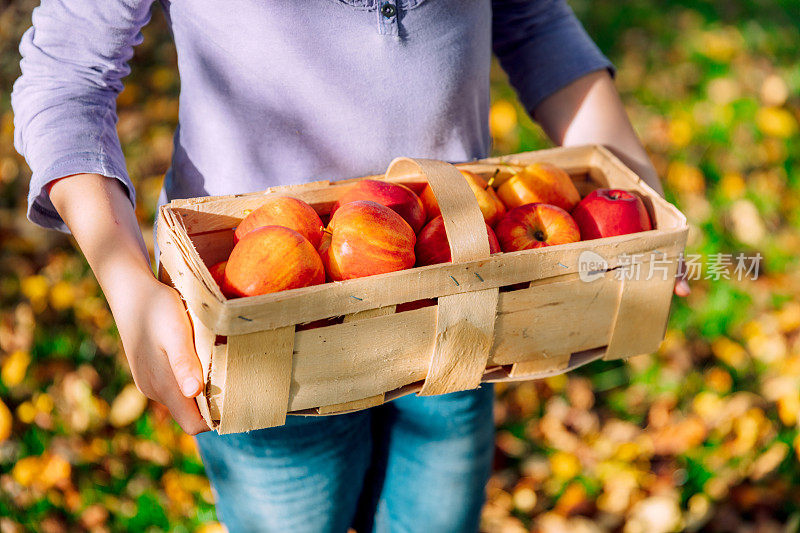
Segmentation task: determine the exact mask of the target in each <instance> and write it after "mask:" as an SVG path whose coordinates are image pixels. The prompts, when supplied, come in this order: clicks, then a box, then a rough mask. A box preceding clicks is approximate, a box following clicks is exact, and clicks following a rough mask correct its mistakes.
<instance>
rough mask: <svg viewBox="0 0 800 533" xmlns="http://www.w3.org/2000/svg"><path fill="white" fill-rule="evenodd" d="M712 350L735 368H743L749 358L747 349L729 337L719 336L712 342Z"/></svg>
mask: <svg viewBox="0 0 800 533" xmlns="http://www.w3.org/2000/svg"><path fill="white" fill-rule="evenodd" d="M711 351H712V352H714V355H715V356H717V358H719V359H720V360H721V361H724V362H725V363H727V364H729V365H730V366H732V367H733V368H742V367H743V366H744V364H745V363H746V362H747V360H748V359H749V355H748V353H747V351H746V350H745V349H744V348H743V347H742V346H741V345H740V344H737V343H735V342H733V341H732V340H730V339H729V338H727V337H719V338H718V339H716V340H715V341H714V342H712V343H711Z"/></svg>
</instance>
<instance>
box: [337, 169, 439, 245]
mask: <svg viewBox="0 0 800 533" xmlns="http://www.w3.org/2000/svg"><path fill="white" fill-rule="evenodd" d="M358 200H369V201H371V202H375V203H378V204H381V205H383V206H386V207H388V208H389V209H391V210H392V211H394V212H395V213H397V214H398V215H400V216H401V217H403V219H404V220H405V221H406V222H408V225H409V226H411V229H412V230H413V231H414V234H416V233H417V232H418V231H419V230H421V229H422V226H423V225H425V218H426V217H425V207H424V206H423V205H422V200H420V199H419V196H417V195H416V194H414V191H412V190H411V189H409V188H408V187H406V186H405V185H402V184H400V183H390V182H388V181H379V180H361V181H359V182H358V183H356V184H355V185H353V186H352V187H350V188H349V189H348V190H347V191H345V192H344V194H342V196H340V197H339V200H338V201H337V202H336V203H335V204H334V205H333V208H332V209H331V216H333V215H335V214H336V211H337V210H338V209H339V208H340V207H341V206H343V205H345V204H348V203H350V202H355V201H358Z"/></svg>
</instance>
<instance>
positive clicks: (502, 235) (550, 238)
mask: <svg viewBox="0 0 800 533" xmlns="http://www.w3.org/2000/svg"><path fill="white" fill-rule="evenodd" d="M495 232H496V233H497V238H498V240H499V241H500V247H501V248H502V249H503V251H504V252H514V251H517V250H530V249H531V248H540V247H542V246H553V245H556V244H566V243H568V242H577V241H579V240H581V234H580V231H579V230H578V225H577V224H576V223H575V221H574V220H572V217H571V216H570V215H569V213H567V212H566V211H564V210H563V209H561V208H560V207H558V206H555V205H550V204H525V205H521V206H519V207H515V208H514V209H512V210H511V211H509V212H508V214H507V215H506V216H505V218H503V220H501V221H500V222H498V223H497V226H496V227H495Z"/></svg>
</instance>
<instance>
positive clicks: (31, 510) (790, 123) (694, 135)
mask: <svg viewBox="0 0 800 533" xmlns="http://www.w3.org/2000/svg"><path fill="white" fill-rule="evenodd" d="M667 4H668V5H667ZM791 4H792V2H790V1H789V0H766V1H764V2H755V1H753V0H735V1H732V2H724V3H723V2H711V1H701V0H681V1H678V2H671V3H666V2H657V1H655V0H636V1H634V2H626V3H623V4H620V3H618V2H613V1H611V0H597V1H592V2H590V1H588V0H576V1H574V2H572V5H573V6H574V8H575V10H576V12H577V13H578V15H579V16H580V18H581V19H582V20H583V21H584V22H585V24H586V25H587V28H588V30H589V32H590V33H591V34H592V36H593V37H595V38H596V40H597V41H598V43H599V44H600V46H601V48H602V49H603V50H604V51H605V52H606V53H607V54H608V55H609V57H610V58H611V59H612V61H613V62H614V64H615V65H616V67H617V68H618V74H617V80H616V82H617V85H618V87H619V89H620V91H621V92H622V94H623V98H624V100H625V103H626V106H627V107H628V110H629V113H630V115H631V117H632V120H633V122H634V125H635V126H636V129H637V131H638V132H639V134H640V135H641V137H642V139H643V141H644V143H645V144H646V147H647V149H648V151H649V152H650V154H651V156H652V158H653V161H654V162H655V164H656V167H657V169H658V171H659V173H660V175H661V176H663V177H664V179H665V185H666V189H667V195H668V198H669V199H670V200H671V201H673V202H675V203H676V204H677V205H678V206H679V207H680V208H681V209H682V210H683V212H684V213H685V214H686V215H687V217H688V219H689V222H690V226H691V231H690V237H689V247H688V250H687V252H688V253H692V254H697V255H698V256H699V257H700V265H701V271H700V273H699V275H698V276H696V277H697V278H699V279H696V280H694V281H692V288H693V292H692V295H691V296H690V297H688V298H687V299H685V300H684V301H676V302H675V304H674V306H673V316H672V319H671V325H670V328H669V330H668V332H667V338H666V341H665V342H664V344H663V346H662V348H661V349H660V350H659V351H658V352H657V353H655V354H649V355H641V356H638V357H634V358H631V359H628V360H627V361H613V362H596V363H592V364H590V365H587V366H586V367H583V368H581V369H580V370H578V371H575V372H573V373H570V374H568V375H563V376H557V377H553V378H548V379H544V380H540V381H536V382H528V383H524V384H520V385H515V386H501V387H498V397H497V405H496V418H497V425H498V435H497V456H496V465H495V466H496V468H495V473H494V475H493V476H492V479H491V481H490V483H489V485H488V487H487V491H488V502H487V505H486V508H485V510H484V514H483V520H482V521H483V526H482V527H483V529H484V530H485V531H487V532H491V533H494V532H501V533H510V532H516V531H528V530H533V531H539V532H543V533H544V532H546V533H551V532H552V533H555V532H561V531H576V532H587V533H589V532H606V531H609V532H611V531H622V532H624V533H640V532H641V533H659V532H669V531H711V532H728V531H732V532H759V533H769V532H773V531H775V532H778V531H797V530H798V529H799V528H800V512H799V511H798V509H800V493H799V492H798V491H797V488H796V487H797V484H798V481H800V437H799V436H798V435H799V433H798V423H800V338H799V336H798V332H800V300H798V295H799V294H800V269H798V268H797V266H798V265H797V257H798V255H799V254H800V209H798V204H800V194H799V193H800V190H799V189H800V134H799V133H798V123H799V122H800V56H798V54H797V47H798V45H800V33H798V27H800V13H799V12H798V11H797V10H796V6H795V7H790V5H791ZM34 5H35V2H34V1H33V0H20V1H15V2H13V3H8V2H4V3H0V87H2V91H0V228H2V229H0V247H1V249H2V254H1V255H0V532H2V533H6V532H15V531H27V530H31V531H43V532H59V531H72V530H90V531H98V532H99V531H148V530H152V531H160V530H169V531H175V532H179V531H205V532H211V531H217V530H219V529H220V526H219V525H218V524H217V523H216V522H215V515H214V509H213V499H212V495H211V491H210V488H209V485H208V482H207V481H206V479H205V477H204V475H203V468H202V464H201V462H200V460H199V458H198V455H197V452H196V448H195V445H194V442H193V440H192V439H191V438H189V437H187V436H185V435H183V434H182V433H181V432H180V431H179V430H178V429H177V426H176V425H174V423H172V422H171V421H170V419H169V414H168V413H167V412H166V411H165V410H164V409H163V408H161V407H160V406H158V405H157V404H154V403H152V402H147V401H146V400H145V399H144V398H143V397H142V396H141V394H139V393H138V391H137V390H136V388H135V387H134V386H133V385H132V384H131V379H130V374H129V372H128V370H127V365H126V363H125V357H124V354H123V352H122V347H121V344H120V342H119V339H118V336H117V334H116V330H115V327H114V324H113V320H112V317H111V315H110V313H109V311H108V307H107V305H106V303H105V301H104V299H103V296H102V294H101V292H100V290H99V288H98V286H97V283H96V281H95V280H94V278H93V277H92V275H91V272H90V271H89V270H88V267H87V266H86V264H85V261H84V260H83V259H82V257H81V256H80V255H79V254H78V253H77V252H76V251H75V248H74V247H73V245H72V243H71V242H70V240H69V238H67V237H66V236H64V235H61V234H57V233H55V232H45V231H43V230H40V229H38V228H35V227H34V226H33V225H32V224H30V223H29V222H27V221H26V220H25V197H26V193H27V184H28V179H29V173H28V170H27V167H26V166H25V164H24V161H23V160H22V159H21V158H20V157H19V156H17V155H16V153H15V152H14V149H13V145H12V141H13V116H12V113H11V111H10V106H9V91H10V87H11V84H12V83H13V80H14V79H15V78H16V77H17V75H18V68H19V67H18V60H19V57H18V53H17V50H16V47H17V43H18V41H19V38H20V36H21V33H22V32H23V31H24V30H25V29H26V28H27V27H28V25H29V24H30V12H31V10H32V9H33V7H34ZM492 93H493V105H492V112H491V127H492V132H493V136H494V150H495V151H496V152H497V153H509V152H517V151H522V150H529V149H537V148H543V147H546V146H548V144H547V142H546V141H545V139H544V137H543V135H542V134H541V131H540V130H539V129H538V128H537V127H536V126H535V125H534V124H532V123H531V121H530V119H528V118H527V117H526V115H525V113H524V111H523V110H522V109H521V108H520V106H519V104H518V103H517V101H516V99H515V97H514V93H513V91H512V90H511V89H510V88H509V87H508V85H507V83H506V82H505V78H504V76H503V74H502V72H501V71H500V70H499V69H495V72H494V75H493V86H492ZM177 95H178V78H177V73H176V67H175V53H174V49H173V47H172V44H171V42H170V41H169V37H168V31H167V30H166V29H165V24H164V21H163V16H162V15H161V14H160V13H156V14H155V15H154V20H153V23H151V25H150V26H149V27H148V28H146V29H145V42H144V44H143V45H141V46H140V47H139V48H137V51H136V57H135V58H134V61H133V74H132V75H131V76H130V77H129V78H128V80H127V87H126V89H125V91H124V92H123V93H122V94H121V95H120V98H119V101H118V105H119V117H120V121H119V133H120V137H121V139H122V142H123V146H124V150H125V153H126V156H127V160H128V166H129V170H130V173H131V176H132V178H133V179H134V180H135V182H136V186H137V190H138V193H139V203H138V207H137V214H138V215H139V217H140V220H141V224H142V227H143V230H144V235H145V237H146V238H148V239H151V227H152V221H153V217H154V207H155V203H156V197H157V195H158V191H159V190H160V187H161V183H162V179H163V174H164V172H165V170H166V169H167V167H168V165H169V160H170V155H171V148H172V147H171V144H172V132H173V129H174V127H175V124H176V121H177V109H178V104H177ZM150 246H151V247H152V243H150ZM740 253H745V254H749V255H750V256H752V255H755V254H760V255H761V257H762V258H763V260H762V261H761V263H760V267H761V270H760V273H759V274H760V275H759V277H758V279H755V280H752V279H744V280H739V279H737V276H735V275H734V269H733V267H734V265H733V264H731V263H725V259H726V258H727V257H728V256H729V255H730V257H735V256H736V255H737V254H740ZM712 259H713V260H715V261H719V260H720V259H722V261H723V263H725V264H727V265H728V266H727V267H726V268H723V269H721V270H720V271H719V272H721V273H719V272H718V274H717V275H709V269H708V265H709V264H710V263H711V260H712ZM706 278H711V279H706ZM713 278H716V279H713Z"/></svg>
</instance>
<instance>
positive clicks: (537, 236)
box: [533, 229, 547, 242]
mask: <svg viewBox="0 0 800 533" xmlns="http://www.w3.org/2000/svg"><path fill="white" fill-rule="evenodd" d="M533 237H534V238H535V239H536V240H537V241H539V242H544V241H546V240H547V237H545V234H544V232H543V231H542V230H540V229H537V230H536V231H534V232H533Z"/></svg>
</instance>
